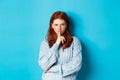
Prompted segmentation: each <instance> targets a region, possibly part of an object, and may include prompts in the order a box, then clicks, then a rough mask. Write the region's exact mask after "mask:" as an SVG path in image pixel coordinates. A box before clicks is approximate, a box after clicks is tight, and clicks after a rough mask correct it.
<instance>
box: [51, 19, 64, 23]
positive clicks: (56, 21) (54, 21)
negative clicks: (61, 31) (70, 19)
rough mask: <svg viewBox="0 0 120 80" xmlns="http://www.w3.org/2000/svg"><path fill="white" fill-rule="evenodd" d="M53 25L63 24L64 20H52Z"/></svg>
mask: <svg viewBox="0 0 120 80" xmlns="http://www.w3.org/2000/svg"><path fill="white" fill-rule="evenodd" d="M53 23H65V20H63V19H54V20H53Z"/></svg>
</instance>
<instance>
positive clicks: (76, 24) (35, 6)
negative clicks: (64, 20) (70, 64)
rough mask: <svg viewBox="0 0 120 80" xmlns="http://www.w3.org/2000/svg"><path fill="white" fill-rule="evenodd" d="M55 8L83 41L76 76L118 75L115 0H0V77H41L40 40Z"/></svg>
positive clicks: (119, 5)
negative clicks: (68, 19) (69, 22)
mask: <svg viewBox="0 0 120 80" xmlns="http://www.w3.org/2000/svg"><path fill="white" fill-rule="evenodd" d="M58 10H61V11H65V12H66V13H67V14H68V15H69V17H70V20H71V30H72V32H73V35H75V36H77V37H78V38H79V39H80V41H81V43H82V47H83V66H82V69H81V71H80V72H79V76H78V80H120V74H119V73H120V58H119V57H120V48H119V46H120V36H119V34H120V1H119V0H0V80H41V74H42V70H41V68H40V67H39V66H38V54H39V47H40V42H41V41H42V40H43V39H44V38H45V36H46V33H47V30H48V25H49V19H50V16H51V15H52V13H53V12H54V11H58Z"/></svg>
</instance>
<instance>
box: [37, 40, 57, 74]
mask: <svg viewBox="0 0 120 80" xmlns="http://www.w3.org/2000/svg"><path fill="white" fill-rule="evenodd" d="M58 47H59V45H57V44H54V45H53V46H52V47H51V48H49V46H48V43H47V42H46V41H45V40H44V41H42V42H41V45H40V51H39V59H38V64H39V65H40V66H41V68H42V69H43V70H44V71H45V72H46V71H47V70H48V69H49V68H50V67H51V66H52V65H53V64H54V63H56V60H57V59H56V58H57V57H58Z"/></svg>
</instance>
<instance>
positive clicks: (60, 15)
mask: <svg viewBox="0 0 120 80" xmlns="http://www.w3.org/2000/svg"><path fill="white" fill-rule="evenodd" d="M55 19H63V20H65V22H66V23H67V27H66V30H65V32H64V33H63V34H62V36H64V37H65V39H66V42H65V43H64V44H60V46H62V49H63V51H64V49H65V48H68V47H69V46H70V45H71V43H72V41H73V38H72V34H71V32H70V21H69V18H68V16H67V14H66V13H65V12H61V11H56V12H54V13H53V14H52V16H51V18H50V23H49V29H48V33H47V41H48V44H49V47H50V48H51V47H52V46H53V44H54V43H55V42H56V40H57V34H56V33H55V31H54V30H53V28H52V25H51V23H53V21H54V20H55Z"/></svg>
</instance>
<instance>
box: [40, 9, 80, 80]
mask: <svg viewBox="0 0 120 80" xmlns="http://www.w3.org/2000/svg"><path fill="white" fill-rule="evenodd" d="M38 64H39V66H40V67H41V68H42V70H43V74H42V80H77V79H76V77H77V75H78V72H79V71H80V69H81V66H82V47H81V43H80V41H79V39H78V38H77V37H75V36H72V34H71V32H70V21H69V17H68V15H67V14H66V13H65V12H62V11H56V12H54V13H53V14H52V16H51V18H50V23H49V29H48V33H47V37H46V38H45V39H44V40H43V41H42V42H41V44H40V51H39V59H38Z"/></svg>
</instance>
